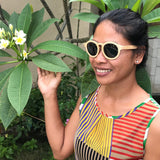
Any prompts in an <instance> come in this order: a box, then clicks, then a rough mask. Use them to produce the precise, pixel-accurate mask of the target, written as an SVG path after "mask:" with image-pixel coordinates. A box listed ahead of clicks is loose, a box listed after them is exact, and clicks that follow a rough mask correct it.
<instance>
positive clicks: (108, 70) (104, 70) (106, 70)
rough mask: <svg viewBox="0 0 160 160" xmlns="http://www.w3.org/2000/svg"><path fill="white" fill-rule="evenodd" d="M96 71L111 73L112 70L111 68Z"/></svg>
mask: <svg viewBox="0 0 160 160" xmlns="http://www.w3.org/2000/svg"><path fill="white" fill-rule="evenodd" d="M96 71H97V72H98V73H109V72H111V69H98V68H97V69H96Z"/></svg>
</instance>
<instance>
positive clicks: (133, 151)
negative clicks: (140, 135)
mask: <svg viewBox="0 0 160 160" xmlns="http://www.w3.org/2000/svg"><path fill="white" fill-rule="evenodd" d="M112 147H115V148H119V149H123V150H126V151H129V152H132V153H137V154H143V151H141V152H138V151H135V150H131V149H128V148H125V147H121V146H117V145H112Z"/></svg>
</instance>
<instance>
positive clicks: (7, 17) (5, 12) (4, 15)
mask: <svg viewBox="0 0 160 160" xmlns="http://www.w3.org/2000/svg"><path fill="white" fill-rule="evenodd" d="M1 10H2V14H3V17H4V18H5V19H6V20H7V21H8V20H9V17H10V14H9V13H8V12H7V11H6V10H4V9H2V8H1Z"/></svg>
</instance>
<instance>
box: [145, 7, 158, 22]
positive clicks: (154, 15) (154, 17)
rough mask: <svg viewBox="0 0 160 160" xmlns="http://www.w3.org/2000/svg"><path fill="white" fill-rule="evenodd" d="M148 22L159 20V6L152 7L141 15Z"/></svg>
mask: <svg viewBox="0 0 160 160" xmlns="http://www.w3.org/2000/svg"><path fill="white" fill-rule="evenodd" d="M143 19H144V20H145V21H147V22H148V23H154V22H160V8H157V9H154V10H153V11H152V12H150V13H149V14H147V15H145V16H144V17H143Z"/></svg>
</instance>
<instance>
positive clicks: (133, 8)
mask: <svg viewBox="0 0 160 160" xmlns="http://www.w3.org/2000/svg"><path fill="white" fill-rule="evenodd" d="M141 3H142V2H141V0H137V1H136V3H135V4H134V5H133V7H132V11H134V12H138V10H139V9H140V7H141Z"/></svg>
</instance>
